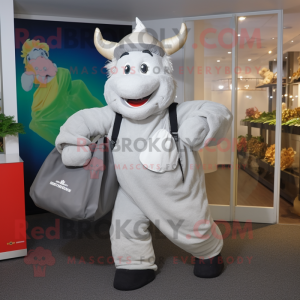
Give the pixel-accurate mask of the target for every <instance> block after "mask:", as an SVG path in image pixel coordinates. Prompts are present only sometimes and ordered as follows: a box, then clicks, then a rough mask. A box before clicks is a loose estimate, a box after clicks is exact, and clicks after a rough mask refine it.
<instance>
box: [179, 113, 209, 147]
mask: <svg viewBox="0 0 300 300" xmlns="http://www.w3.org/2000/svg"><path fill="white" fill-rule="evenodd" d="M208 133H209V126H208V123H207V121H206V118H204V117H199V116H195V117H191V118H188V119H187V120H185V121H184V122H183V123H182V125H181V126H180V127H179V130H178V135H179V138H180V139H181V140H182V141H183V142H184V143H185V144H187V145H188V146H190V147H191V148H192V150H194V151H198V150H199V149H200V148H203V147H204V146H205V138H206V137H207V135H208Z"/></svg>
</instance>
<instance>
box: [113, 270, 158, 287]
mask: <svg viewBox="0 0 300 300" xmlns="http://www.w3.org/2000/svg"><path fill="white" fill-rule="evenodd" d="M154 278H155V272H154V270H150V269H146V270H127V269H117V270H116V274H115V279H114V288H115V289H117V290H120V291H131V290H136V289H139V288H141V287H143V286H144V285H146V284H148V283H150V282H151V281H153V280H154Z"/></svg>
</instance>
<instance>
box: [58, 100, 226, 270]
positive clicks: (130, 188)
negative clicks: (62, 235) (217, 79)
mask: <svg viewBox="0 0 300 300" xmlns="http://www.w3.org/2000/svg"><path fill="white" fill-rule="evenodd" d="M177 115H178V126H179V138H180V141H179V142H180V149H181V151H180V159H181V163H182V168H183V174H184V182H183V180H182V173H181V170H180V166H179V165H177V167H176V168H175V169H174V170H172V171H167V172H165V173H157V172H153V171H151V170H149V169H147V168H145V167H143V165H142V164H141V162H140V160H139V155H140V151H141V149H142V148H143V142H142V140H148V139H149V138H150V137H151V136H153V134H155V132H157V131H158V130H159V129H162V128H163V127H164V124H165V122H166V121H167V122H169V115H168V109H165V110H163V111H161V112H159V113H157V114H155V115H152V116H150V117H148V118H146V119H145V120H140V121H137V120H132V119H129V118H123V120H122V123H121V128H120V133H119V138H118V145H117V146H116V147H115V149H114V150H113V156H114V161H115V166H116V172H117V177H118V180H119V183H120V187H119V191H118V195H117V199H116V203H115V206H114V210H113V217H112V224H111V228H110V236H111V242H112V253H113V257H114V260H115V265H116V267H117V268H124V269H154V270H156V269H157V266H156V265H155V255H154V251H153V247H152V238H151V234H150V233H149V231H148V226H149V223H150V221H151V222H153V223H154V224H155V225H156V226H157V227H158V228H159V230H160V231H161V232H162V233H163V234H164V235H165V236H166V237H167V238H168V239H170V240H171V241H172V242H173V243H174V244H176V245H177V246H179V247H180V248H182V249H184V250H185V251H187V252H189V253H191V254H192V255H193V256H195V257H201V258H204V259H207V258H211V257H214V256H216V255H218V254H219V253H220V252H221V249H222V246H223V239H222V235H221V232H220V230H219V228H218V226H217V225H216V224H215V223H214V222H213V220H212V218H211V215H210V211H209V206H208V201H207V195H206V189H205V176H204V172H203V169H202V164H201V160H200V157H199V154H198V152H197V151H193V150H198V149H199V148H200V147H203V146H204V142H205V141H207V139H209V140H211V143H210V144H209V145H216V144H217V143H220V139H221V138H224V136H225V134H226V132H227V131H228V129H229V127H230V125H231V122H232V115H231V113H230V112H229V111H228V110H227V108H225V106H223V105H220V104H217V103H213V102H210V101H188V102H184V103H183V104H180V105H178V107H177ZM114 116H115V113H114V112H113V111H112V110H111V109H110V108H109V107H108V106H106V107H104V108H94V109H87V110H82V111H80V112H78V113H76V114H74V115H73V116H72V117H71V118H69V119H68V120H67V122H66V123H65V124H64V125H63V126H62V127H61V131H60V134H59V136H58V137H57V140H56V145H57V148H58V150H59V151H62V149H63V144H69V145H76V144H77V141H78V138H80V140H82V139H83V138H84V139H86V142H87V144H89V143H90V140H89V138H90V137H91V136H96V135H98V134H100V135H105V134H108V137H109V138H110V137H111V133H112V126H113V123H114ZM204 128H205V130H204ZM68 148H69V147H68ZM74 148H76V147H74ZM66 149H67V148H66ZM76 154H77V157H75V156H76ZM72 156H74V157H72ZM65 159H66V158H65ZM68 159H69V160H71V161H72V163H73V165H82V163H83V159H84V158H83V157H82V158H80V157H78V153H76V152H74V154H72V152H69V153H68ZM154 168H155V166H154ZM220 197H222V194H220Z"/></svg>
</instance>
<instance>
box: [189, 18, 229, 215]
mask: <svg viewBox="0 0 300 300" xmlns="http://www.w3.org/2000/svg"><path fill="white" fill-rule="evenodd" d="M232 24H233V23H232V17H231V16H222V17H216V18H202V19H199V20H191V21H186V25H187V27H188V29H189V34H188V38H187V41H186V43H185V49H184V53H185V54H184V55H185V57H184V98H185V101H189V100H194V99H195V100H209V101H212V102H216V103H221V104H223V105H225V106H226V107H227V108H228V109H229V110H231V106H232V95H233V93H232V72H231V70H232V43H233V40H234V34H233V28H232ZM231 153H232V130H231V129H230V130H229V131H228V133H227V135H226V137H225V139H224V141H222V142H221V144H219V145H218V146H213V147H206V148H204V149H201V150H200V151H199V155H200V157H201V160H202V165H203V170H204V173H205V182H206V192H207V197H208V202H209V204H210V210H211V212H212V215H213V217H214V219H218V220H226V221H229V220H230V219H231V215H230V214H231V212H230V194H231V183H232V177H231V165H232V163H231Z"/></svg>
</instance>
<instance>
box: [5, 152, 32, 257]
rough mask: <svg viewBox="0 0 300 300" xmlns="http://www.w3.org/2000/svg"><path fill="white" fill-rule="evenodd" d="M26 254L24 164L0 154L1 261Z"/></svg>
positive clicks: (9, 156) (16, 158) (11, 156)
mask: <svg viewBox="0 0 300 300" xmlns="http://www.w3.org/2000/svg"><path fill="white" fill-rule="evenodd" d="M26 255H27V242H26V218H25V197H24V170H23V161H22V160H21V159H20V158H19V157H16V156H15V155H5V154H0V260H2V259H8V258H13V257H19V256H26Z"/></svg>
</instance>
